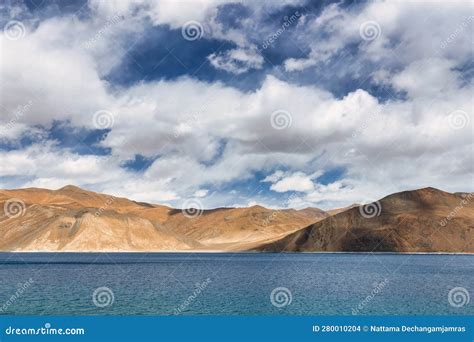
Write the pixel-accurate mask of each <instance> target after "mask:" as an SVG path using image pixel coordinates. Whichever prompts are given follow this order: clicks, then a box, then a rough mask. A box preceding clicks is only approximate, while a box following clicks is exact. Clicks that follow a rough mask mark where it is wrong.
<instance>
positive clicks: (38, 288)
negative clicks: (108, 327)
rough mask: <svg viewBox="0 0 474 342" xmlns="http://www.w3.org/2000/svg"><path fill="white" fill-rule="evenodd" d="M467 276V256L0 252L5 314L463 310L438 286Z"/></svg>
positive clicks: (466, 311) (470, 274)
mask: <svg viewBox="0 0 474 342" xmlns="http://www.w3.org/2000/svg"><path fill="white" fill-rule="evenodd" d="M30 279H31V283H29V280H30ZM472 284H474V256H472V255H413V254H405V255H396V254H373V253H367V254H286V253H276V254H271V253H268V254H266V253H261V254H258V253H235V254H232V253H223V254H211V253H209V254H208V253H206V254H202V253H199V254H194V253H192V254H184V253H143V254H138V253H137V254H135V253H121V254H118V253H117V254H114V253H103V254H100V253H84V254H82V253H49V254H47V253H0V314H15V315H20V314H21V315H38V314H41V315H103V314H106V315H173V314H181V315H351V314H353V313H357V314H361V315H470V314H474V306H473V304H472V303H466V304H465V305H463V306H461V307H454V306H452V305H450V303H449V301H448V293H449V291H450V290H451V289H452V288H454V287H462V288H464V289H466V290H467V291H468V293H469V292H470V293H472V291H473V289H472ZM19 287H21V288H22V289H23V291H22V292H21V294H19V295H17V296H14V295H15V294H18V288H19ZM104 288H108V289H110V292H109V293H105V294H104V293H103V297H102V298H101V299H98V298H97V297H96V301H95V303H94V300H93V294H94V291H96V290H97V289H104ZM275 288H286V289H288V292H289V294H288V293H286V294H282V295H281V297H279V298H275V297H274V298H273V299H274V303H276V305H274V304H272V300H271V293H272V291H273V290H274V289H275ZM285 291H286V290H285ZM375 292H376V293H375ZM99 293H100V290H99ZM110 293H111V294H112V296H113V302H111V297H110ZM12 296H14V297H13V300H12ZM96 296H98V293H97V292H96ZM107 296H109V297H107ZM285 296H286V297H285ZM289 296H291V302H290V300H289ZM101 300H102V302H101ZM473 300H474V299H473ZM97 303H98V304H99V306H97V305H96V304H97ZM104 304H109V305H107V306H105V307H100V306H101V305H104ZM281 304H287V305H283V306H280V305H281ZM2 305H3V307H2ZM2 310H3V311H2Z"/></svg>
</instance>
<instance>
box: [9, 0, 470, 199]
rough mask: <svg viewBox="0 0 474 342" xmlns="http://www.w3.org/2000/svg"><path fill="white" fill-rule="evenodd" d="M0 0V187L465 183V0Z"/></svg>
mask: <svg viewBox="0 0 474 342" xmlns="http://www.w3.org/2000/svg"><path fill="white" fill-rule="evenodd" d="M0 11H1V20H0V24H1V27H2V28H3V29H2V31H1V32H0V47H1V51H0V58H1V60H0V63H1V64H0V81H1V82H0V100H1V103H0V105H1V107H0V113H1V114H0V115H1V116H0V188H18V187H44V188H51V189H56V188H59V187H62V186H64V185H66V184H74V185H78V186H81V187H85V188H87V189H91V190H95V191H100V192H106V193H110V194H113V195H119V196H126V197H129V198H132V199H135V200H141V201H148V202H153V203H163V204H169V205H173V206H176V207H180V206H182V205H183V203H184V202H186V201H190V200H196V201H199V202H200V203H202V205H203V206H204V207H207V208H210V207H218V206H232V205H239V206H246V205H253V204H262V205H265V206H270V207H304V206H317V207H321V208H331V207H338V206H343V205H347V204H351V203H353V202H359V203H361V202H367V201H371V200H375V199H378V198H380V197H383V196H385V195H387V194H390V193H393V192H396V191H401V190H407V189H414V188H420V187H426V186H433V187H437V188H440V189H443V190H446V191H473V190H474V177H473V176H474V173H473V163H474V159H473V158H474V157H473V155H474V153H473V152H474V144H473V133H474V131H473V125H474V120H473V90H474V87H473V77H474V64H473V60H474V58H473V32H474V3H473V2H469V1H465V2H454V1H449V2H447V1H444V3H443V2H441V1H440V2H429V1H419V2H415V1H413V2H410V3H408V2H401V1H400V2H394V1H391V2H385V1H377V2H369V3H364V2H353V1H347V2H344V1H341V2H331V1H309V0H280V1H273V0H272V1H226V0H186V1H184V0H183V1H179V0H178V1H176V0H156V1H133V2H127V1H123V0H121V1H119V0H116V1H114V0H107V1H105V0H102V1H98V0H89V1H70V0H68V1H56V2H54V1H45V0H29V1H24V2H23V1H9V0H7V1H3V2H2V5H1V8H0Z"/></svg>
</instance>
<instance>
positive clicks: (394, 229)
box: [0, 185, 474, 253]
mask: <svg viewBox="0 0 474 342" xmlns="http://www.w3.org/2000/svg"><path fill="white" fill-rule="evenodd" d="M0 206H1V207H0V209H3V210H2V211H0V251H51V252H56V251H61V252H68V251H74V252H122V251H123V252H133V251H137V252H145V251H180V252H186V251H249V250H252V251H273V252H280V251H287V252H300V251H303V252H319V251H331V252H342V251H354V252H358V251H374V252H380V251H385V252H386V251H390V252H456V253H474V240H473V239H474V194H472V193H448V192H444V191H441V190H437V189H434V188H424V189H419V190H413V191H405V192H401V193H396V194H392V195H390V196H387V197H385V198H383V199H381V200H380V201H377V202H374V203H370V204H366V205H361V206H359V205H353V206H350V207H347V208H341V209H334V210H329V211H323V210H320V209H317V208H307V209H303V210H295V209H285V210H275V209H267V208H264V207H261V206H252V207H247V208H217V209H212V210H200V209H199V208H189V209H188V210H181V209H173V208H170V207H167V206H162V205H155V204H149V203H141V202H135V201H132V200H128V199H126V198H119V197H114V196H109V195H105V194H99V193H95V192H92V191H87V190H84V189H81V188H78V187H75V186H71V185H69V186H66V187H63V188H61V189H59V190H47V189H38V188H28V189H18V190H0Z"/></svg>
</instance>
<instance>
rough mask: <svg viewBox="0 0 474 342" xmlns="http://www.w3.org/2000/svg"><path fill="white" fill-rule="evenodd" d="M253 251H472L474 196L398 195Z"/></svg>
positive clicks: (432, 191)
mask: <svg viewBox="0 0 474 342" xmlns="http://www.w3.org/2000/svg"><path fill="white" fill-rule="evenodd" d="M256 250H260V251H292V252H319V251H331V252H342V251H347V252H349V251H350V252H462V253H474V194H473V193H454V194H452V193H447V192H444V191H440V190H437V189H434V188H425V189H420V190H414V191H404V192H400V193H396V194H393V195H390V196H387V197H385V198H383V199H381V200H380V201H378V202H374V203H371V204H368V205H364V206H356V207H353V208H350V209H348V210H346V211H343V212H340V213H336V214H335V215H334V216H330V217H328V218H326V219H324V220H322V221H319V222H317V223H314V224H311V225H309V226H308V227H306V228H304V229H301V230H299V231H297V232H294V233H291V234H289V235H287V236H285V237H284V238H281V239H279V240H276V241H273V242H271V243H266V244H263V245H261V246H259V247H257V248H256Z"/></svg>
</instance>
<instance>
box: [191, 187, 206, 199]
mask: <svg viewBox="0 0 474 342" xmlns="http://www.w3.org/2000/svg"><path fill="white" fill-rule="evenodd" d="M208 193H209V190H208V189H200V190H198V191H196V192H195V193H194V197H198V198H201V197H206V196H207V194H208Z"/></svg>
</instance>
